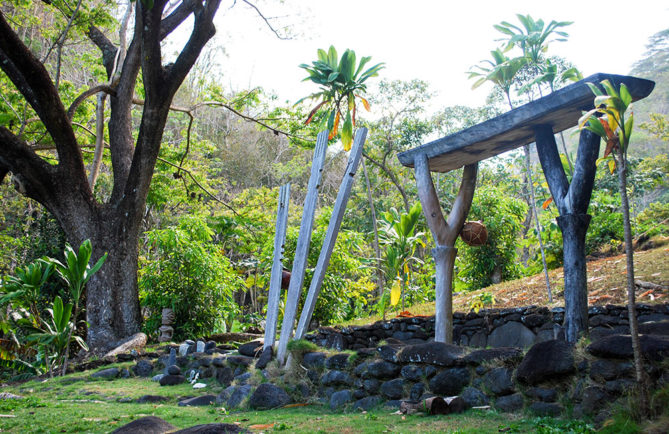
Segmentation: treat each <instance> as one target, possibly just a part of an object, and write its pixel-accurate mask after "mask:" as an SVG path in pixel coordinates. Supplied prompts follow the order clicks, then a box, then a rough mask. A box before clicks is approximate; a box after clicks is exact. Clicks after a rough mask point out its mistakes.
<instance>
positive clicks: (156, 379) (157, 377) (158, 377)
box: [151, 374, 165, 381]
mask: <svg viewBox="0 0 669 434" xmlns="http://www.w3.org/2000/svg"><path fill="white" fill-rule="evenodd" d="M164 376H165V374H158V375H154V376H153V377H152V378H151V381H160V380H161V379H162V378H163V377H164Z"/></svg>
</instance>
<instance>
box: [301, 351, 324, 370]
mask: <svg viewBox="0 0 669 434" xmlns="http://www.w3.org/2000/svg"><path fill="white" fill-rule="evenodd" d="M302 364H303V365H304V367H305V368H311V369H321V368H323V367H324V366H325V353H321V352H313V353H305V354H304V356H302Z"/></svg>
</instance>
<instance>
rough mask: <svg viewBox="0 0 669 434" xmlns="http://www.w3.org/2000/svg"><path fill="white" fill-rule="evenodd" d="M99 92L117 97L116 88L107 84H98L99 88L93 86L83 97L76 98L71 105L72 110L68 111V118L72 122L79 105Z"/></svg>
mask: <svg viewBox="0 0 669 434" xmlns="http://www.w3.org/2000/svg"><path fill="white" fill-rule="evenodd" d="M99 92H104V93H106V94H109V95H113V96H116V91H115V90H114V88H112V87H111V86H109V85H107V84H98V85H97V86H93V87H91V88H89V89H88V90H86V91H84V92H83V93H82V94H81V95H79V96H78V97H76V98H75V99H74V101H72V104H70V108H68V109H67V118H68V119H69V120H70V121H72V117H73V116H74V112H75V110H76V109H77V107H79V105H80V104H81V103H82V102H84V100H85V99H86V98H88V97H89V96H92V95H95V94H96V93H99Z"/></svg>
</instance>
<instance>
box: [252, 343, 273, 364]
mask: <svg viewBox="0 0 669 434" xmlns="http://www.w3.org/2000/svg"><path fill="white" fill-rule="evenodd" d="M273 355H274V350H273V349H272V347H267V348H265V349H264V350H262V353H261V354H260V357H259V358H258V361H257V362H256V369H265V368H266V367H267V365H268V364H269V362H271V361H272V356H273Z"/></svg>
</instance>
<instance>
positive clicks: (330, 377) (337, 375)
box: [321, 370, 353, 386]
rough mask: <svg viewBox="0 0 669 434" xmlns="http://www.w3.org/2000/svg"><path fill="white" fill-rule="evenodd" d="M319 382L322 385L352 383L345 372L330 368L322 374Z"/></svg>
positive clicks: (345, 384) (348, 384)
mask: <svg viewBox="0 0 669 434" xmlns="http://www.w3.org/2000/svg"><path fill="white" fill-rule="evenodd" d="M321 384H322V385H323V386H350V385H351V384H353V379H352V378H351V376H350V375H348V374H347V373H346V372H342V371H336V370H332V371H328V372H326V373H325V374H323V376H322V377H321Z"/></svg>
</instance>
